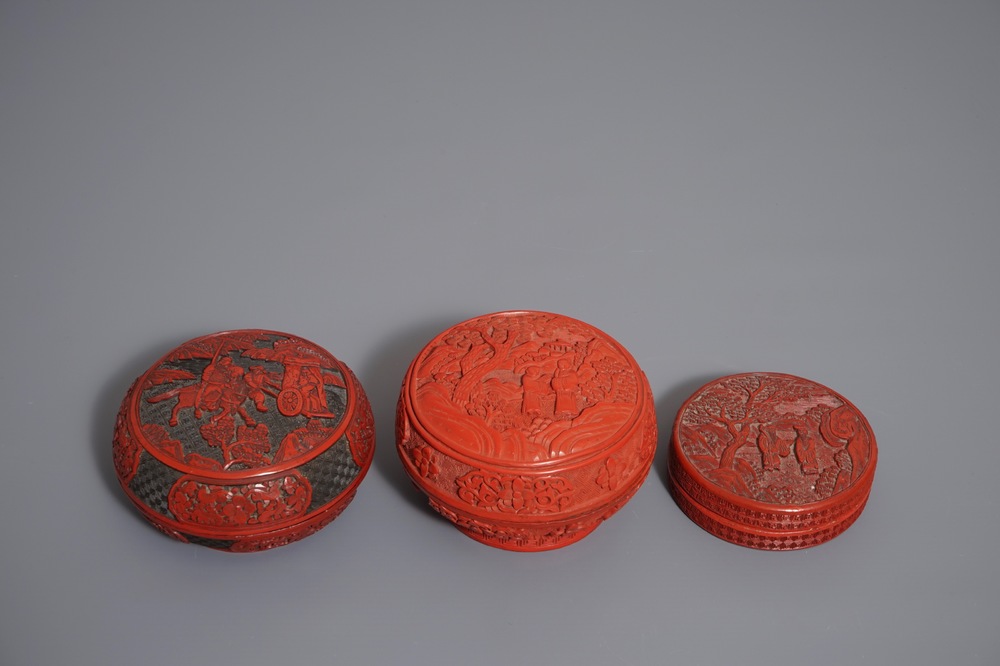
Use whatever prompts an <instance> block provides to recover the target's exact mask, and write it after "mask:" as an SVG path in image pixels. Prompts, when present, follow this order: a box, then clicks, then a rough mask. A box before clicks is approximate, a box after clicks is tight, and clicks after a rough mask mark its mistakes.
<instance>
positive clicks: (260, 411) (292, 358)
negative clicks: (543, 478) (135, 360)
mask: <svg viewBox="0 0 1000 666" xmlns="http://www.w3.org/2000/svg"><path fill="white" fill-rule="evenodd" d="M348 372H349V371H348V370H347V369H346V366H344V365H342V364H341V363H340V362H339V361H338V360H337V359H335V358H334V357H333V356H331V355H330V353H329V352H327V351H325V350H323V349H322V348H321V347H319V346H317V345H315V344H313V343H311V342H308V341H306V340H303V339H302V338H298V337H295V336H292V335H288V334H285V333H276V332H271V331H260V330H250V331H227V332H222V333H215V334H213V335H207V336H204V337H201V338H196V339H194V340H191V341H189V342H187V343H185V344H183V345H181V346H180V347H178V348H176V349H174V350H173V351H172V352H170V353H169V354H167V355H166V356H164V357H163V358H162V359H160V360H159V361H158V362H157V363H156V364H154V365H153V367H152V368H150V369H149V370H148V371H147V372H146V373H145V374H144V375H142V376H141V377H140V378H139V379H138V381H137V384H136V388H135V389H134V391H133V393H132V396H131V403H130V405H129V412H130V416H131V417H132V418H133V419H134V422H135V423H136V424H137V425H138V432H140V433H141V444H142V447H143V448H144V449H145V450H146V451H147V452H148V453H150V454H151V455H152V456H154V457H155V458H157V459H159V460H160V462H162V463H164V464H166V465H168V466H170V467H172V468H174V469H178V470H182V471H185V472H188V473H192V474H200V475H204V476H208V477H214V478H220V479H225V478H234V477H235V478H248V477H254V476H260V475H263V474H272V473H274V472H276V471H278V470H280V469H291V468H293V467H296V466H298V465H301V464H302V463H304V462H306V461H307V460H309V459H310V458H312V457H315V456H316V455H318V454H319V453H321V452H322V451H323V450H325V449H326V448H327V447H328V446H330V445H331V444H332V443H333V442H335V441H337V439H338V438H340V437H341V436H342V435H343V434H344V430H345V429H346V427H347V424H348V421H349V419H345V416H346V415H348V414H350V413H351V412H352V411H353V409H354V406H355V402H356V400H357V396H356V395H355V391H354V390H353V387H352V382H351V381H350V380H349V378H348Z"/></svg>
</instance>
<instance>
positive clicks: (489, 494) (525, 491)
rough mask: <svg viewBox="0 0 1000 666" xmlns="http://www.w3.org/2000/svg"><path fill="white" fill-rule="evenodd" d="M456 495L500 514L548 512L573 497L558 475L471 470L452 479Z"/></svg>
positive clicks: (561, 505) (559, 507)
mask: <svg viewBox="0 0 1000 666" xmlns="http://www.w3.org/2000/svg"><path fill="white" fill-rule="evenodd" d="M456 484H457V485H458V496H459V497H460V498H462V499H463V500H464V501H466V502H468V503H469V504H472V505H473V506H477V507H481V508H484V509H488V510H490V511H499V512H501V513H527V514H538V513H551V512H556V511H561V510H562V509H564V508H566V507H567V506H568V505H569V504H570V502H571V501H572V498H573V487H572V485H570V483H569V481H567V480H566V479H564V478H562V477H558V476H547V477H530V476H518V475H513V474H497V473H494V472H486V471H475V472H470V473H468V474H466V475H464V476H462V477H459V478H458V479H456Z"/></svg>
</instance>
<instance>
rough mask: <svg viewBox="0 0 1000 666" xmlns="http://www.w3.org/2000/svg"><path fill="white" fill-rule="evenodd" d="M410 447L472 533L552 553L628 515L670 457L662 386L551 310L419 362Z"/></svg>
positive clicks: (404, 397) (414, 369) (408, 424)
mask: <svg viewBox="0 0 1000 666" xmlns="http://www.w3.org/2000/svg"><path fill="white" fill-rule="evenodd" d="M396 442H397V449H398V452H399V455H400V458H401V459H402V462H403V466H404V467H405V469H406V471H407V473H408V474H409V476H410V478H411V479H412V480H413V482H414V484H416V486H417V487H418V488H419V489H420V490H422V491H423V492H425V493H426V494H427V495H428V497H429V499H430V504H431V506H432V507H434V509H436V510H437V511H438V512H439V513H441V514H442V515H444V516H445V517H446V518H448V519H450V520H451V521H452V522H454V523H455V524H456V525H457V526H458V528H459V529H460V530H462V532H464V533H465V534H467V535H468V536H470V537H472V538H473V539H476V540H478V541H481V542H483V543H486V544H489V545H491V546H496V547H498V548H504V549H507V550H519V551H539V550H548V549H552V548H559V547H561V546H565V545H567V544H570V543H573V542H575V541H577V540H579V539H582V538H583V537H584V536H586V535H587V534H589V533H590V532H591V531H593V530H594V529H595V528H596V527H597V526H598V525H599V524H600V523H601V521H603V520H605V519H606V518H608V517H610V516H611V515H612V514H613V513H615V512H616V511H617V510H618V509H620V508H621V507H622V506H623V505H624V504H625V503H626V502H627V501H628V500H629V499H630V498H631V497H632V495H633V494H634V493H635V492H636V490H638V488H639V486H640V484H641V483H642V482H643V480H644V479H645V478H646V475H647V473H648V472H649V468H650V465H651V464H652V461H653V453H654V451H655V448H656V413H655V410H654V405H653V399H652V394H651V393H650V389H649V383H648V382H647V381H646V377H645V376H644V375H643V373H642V371H641V370H640V369H639V366H638V365H637V364H636V362H635V360H634V359H633V358H632V356H631V355H630V354H629V353H628V351H626V350H625V348H624V347H622V346H621V345H620V344H618V343H617V342H616V341H615V340H613V339H612V338H611V337H609V336H608V335H606V334H605V333H602V332H601V331H599V330H597V329H596V328H594V327H593V326H590V325H588V324H585V323H583V322H580V321H577V320H575V319H570V318H569V317H563V316H560V315H555V314H548V313H543V312H501V313H497V314H490V315H485V316H482V317H477V318H475V319H470V320H469V321H466V322H463V323H461V324H458V325H456V326H454V327H452V328H450V329H448V330H446V331H444V332H443V333H441V334H440V335H438V336H437V337H436V338H434V339H433V340H431V342H430V343H429V344H428V345H427V346H426V347H425V348H424V349H423V350H422V351H421V352H420V353H419V354H418V355H417V357H416V358H415V359H414V361H413V363H412V364H411V365H410V368H409V370H408V371H407V373H406V378H405V379H404V381H403V387H402V392H401V395H400V399H399V406H398V412H397V418H396Z"/></svg>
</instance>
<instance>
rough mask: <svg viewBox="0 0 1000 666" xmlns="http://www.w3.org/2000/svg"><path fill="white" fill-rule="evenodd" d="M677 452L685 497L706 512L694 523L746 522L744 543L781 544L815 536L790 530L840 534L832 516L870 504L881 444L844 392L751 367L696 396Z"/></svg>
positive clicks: (680, 424)
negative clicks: (796, 535) (798, 535)
mask: <svg viewBox="0 0 1000 666" xmlns="http://www.w3.org/2000/svg"><path fill="white" fill-rule="evenodd" d="M671 453H672V455H671V461H670V477H671V485H672V491H673V492H674V495H675V498H676V499H677V501H678V504H679V505H680V506H681V508H682V509H684V510H685V512H687V513H688V514H689V515H691V513H692V511H695V510H697V511H701V512H706V514H707V517H706V516H700V515H699V516H697V517H696V516H692V518H693V519H695V521H696V522H698V523H699V524H700V525H703V526H704V525H716V524H718V525H726V526H727V527H726V528H725V529H722V528H720V533H719V534H717V535H718V536H723V535H724V534H731V533H732V531H733V530H737V531H738V530H739V529H740V526H744V527H745V528H746V529H747V530H750V531H751V532H755V534H756V535H757V536H755V537H753V538H750V537H747V538H740V539H738V540H736V541H737V542H739V543H743V542H747V543H762V544H763V543H766V544H771V545H767V546H760V547H767V548H779V547H782V548H783V547H785V546H783V545H782V544H790V543H793V542H794V543H799V544H801V545H799V546H797V547H806V545H815V543H816V542H815V541H814V540H810V539H801V540H799V541H795V540H794V539H786V538H785V537H787V536H788V533H786V532H783V530H794V531H796V532H813V531H815V532H817V533H822V534H826V535H835V534H839V533H840V532H839V531H836V530H833V529H832V527H831V525H832V524H834V523H837V522H839V521H840V520H841V519H843V518H844V517H845V516H847V515H853V513H854V511H855V509H856V507H857V506H858V505H859V504H860V505H863V504H864V502H865V500H866V499H867V496H868V492H869V491H870V488H871V481H872V478H873V475H874V466H875V455H876V450H875V438H874V435H873V434H872V432H871V428H870V426H868V422H867V421H866V420H865V419H864V416H862V414H861V413H860V412H859V411H858V410H857V409H856V408H855V407H854V406H853V405H851V404H850V403H849V402H847V401H846V400H845V399H844V398H843V397H842V396H840V395H838V394H837V393H835V392H833V391H831V390H830V389H828V388H826V387H824V386H821V385H819V384H816V383H815V382H811V381H809V380H806V379H802V378H799V377H794V376H791V375H782V374H774V373H751V374H744V375H734V376H731V377H724V378H722V379H720V380H717V381H715V382H712V383H710V384H708V385H706V386H705V387H703V388H702V389H700V390H699V391H697V392H696V393H695V394H694V395H692V396H691V398H689V399H688V401H687V402H686V403H685V404H684V406H683V407H682V408H681V410H680V412H679V413H678V415H677V420H676V422H675V425H674V437H673V442H672V450H671ZM855 517H856V516H855ZM713 533H714V532H713ZM758 537H760V538H758ZM764 537H767V538H766V539H765V538H764ZM772 537H773V538H772ZM723 538H726V537H725V536H723ZM828 538H832V536H830V537H828ZM761 539H763V540H761ZM729 540H731V541H733V540H734V539H729ZM744 545H746V544H744Z"/></svg>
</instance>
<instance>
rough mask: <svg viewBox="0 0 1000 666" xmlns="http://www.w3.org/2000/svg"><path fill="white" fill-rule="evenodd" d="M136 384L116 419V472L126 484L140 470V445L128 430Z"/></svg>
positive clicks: (114, 456)
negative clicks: (129, 406)
mask: <svg viewBox="0 0 1000 666" xmlns="http://www.w3.org/2000/svg"><path fill="white" fill-rule="evenodd" d="M135 384H136V382H133V383H132V386H130V387H129V389H128V392H127V393H126V394H125V400H123V401H122V405H121V407H120V408H119V409H118V416H117V417H116V418H115V434H114V450H113V454H114V455H113V459H114V464H115V472H116V473H117V474H118V478H119V479H121V480H122V482H123V483H126V484H128V483H131V482H132V479H133V478H135V472H136V470H137V469H139V453H140V449H139V444H138V443H137V442H136V441H135V438H134V437H132V433H131V432H130V431H129V429H128V405H129V401H130V399H131V397H132V392H133V391H134V390H135Z"/></svg>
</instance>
